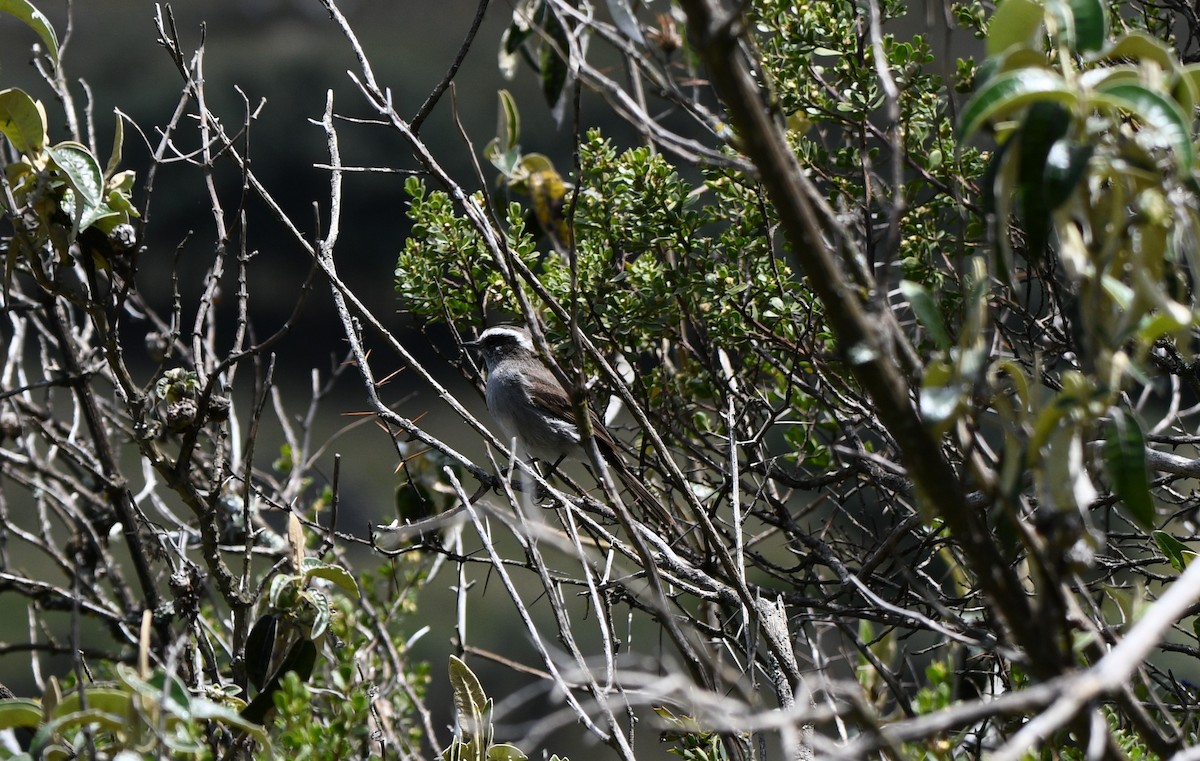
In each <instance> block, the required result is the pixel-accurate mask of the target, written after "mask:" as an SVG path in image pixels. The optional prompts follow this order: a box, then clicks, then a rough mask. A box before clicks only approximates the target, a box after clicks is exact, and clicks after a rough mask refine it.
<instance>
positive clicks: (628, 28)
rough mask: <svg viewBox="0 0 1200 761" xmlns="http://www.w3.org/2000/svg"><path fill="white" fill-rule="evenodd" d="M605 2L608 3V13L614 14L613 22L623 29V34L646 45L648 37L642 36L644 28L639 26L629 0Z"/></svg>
mask: <svg viewBox="0 0 1200 761" xmlns="http://www.w3.org/2000/svg"><path fill="white" fill-rule="evenodd" d="M605 2H606V4H607V5H608V15H610V16H612V20H613V23H614V24H616V27H617V29H620V30H621V34H623V35H625V36H626V37H628V38H629V39H630V40H632V41H633V42H636V43H637V44H639V45H645V44H646V39H645V38H644V37H642V29H641V27H640V26H638V22H637V19H636V18H635V17H634V15H633V10H632V9H630V7H629V0H605Z"/></svg>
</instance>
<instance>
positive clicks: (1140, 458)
mask: <svg viewBox="0 0 1200 761" xmlns="http://www.w3.org/2000/svg"><path fill="white" fill-rule="evenodd" d="M1104 459H1105V461H1106V463H1107V465H1108V473H1109V476H1110V477H1111V478H1112V482H1113V492H1115V493H1116V495H1117V496H1118V497H1120V498H1121V501H1122V502H1124V503H1125V506H1126V507H1128V508H1129V512H1130V513H1131V514H1132V515H1133V518H1134V520H1136V521H1137V522H1138V523H1139V524H1141V526H1142V527H1143V528H1146V529H1153V528H1154V500H1153V499H1152V498H1151V496H1150V477H1149V473H1148V471H1147V469H1146V439H1145V437H1144V436H1142V429H1141V427H1140V426H1139V425H1138V422H1137V418H1136V417H1134V416H1133V415H1129V414H1126V413H1125V412H1124V411H1123V410H1121V409H1114V410H1113V415H1112V422H1111V423H1110V424H1109V426H1108V431H1107V434H1106V437H1105V440H1104Z"/></svg>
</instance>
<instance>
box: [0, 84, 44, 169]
mask: <svg viewBox="0 0 1200 761" xmlns="http://www.w3.org/2000/svg"><path fill="white" fill-rule="evenodd" d="M0 132H2V133H4V136H5V137H7V138H8V141H9V142H10V143H12V144H13V147H14V148H16V149H17V153H24V154H34V153H38V152H40V151H41V150H42V148H43V146H45V145H46V109H45V108H43V107H42V104H41V103H39V102H37V101H35V100H34V99H33V98H31V97H29V94H28V93H26V92H25V91H24V90H19V89H17V88H15V87H10V88H9V89H7V90H0Z"/></svg>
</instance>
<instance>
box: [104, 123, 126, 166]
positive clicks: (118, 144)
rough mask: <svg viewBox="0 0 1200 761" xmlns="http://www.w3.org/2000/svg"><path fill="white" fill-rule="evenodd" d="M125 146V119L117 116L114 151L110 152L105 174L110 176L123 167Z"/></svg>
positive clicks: (114, 130)
mask: <svg viewBox="0 0 1200 761" xmlns="http://www.w3.org/2000/svg"><path fill="white" fill-rule="evenodd" d="M124 147H125V120H124V119H122V118H121V117H120V116H119V115H118V116H117V124H116V127H115V128H114V129H113V146H112V152H111V153H109V154H108V164H106V165H105V167H104V176H105V178H109V177H112V176H114V175H115V174H116V173H117V170H118V169H120V168H121V153H122V151H123V150H124Z"/></svg>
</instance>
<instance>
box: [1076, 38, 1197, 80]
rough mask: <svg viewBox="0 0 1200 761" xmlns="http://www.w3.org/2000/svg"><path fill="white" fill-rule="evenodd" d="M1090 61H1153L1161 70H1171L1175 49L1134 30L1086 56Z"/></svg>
mask: <svg viewBox="0 0 1200 761" xmlns="http://www.w3.org/2000/svg"><path fill="white" fill-rule="evenodd" d="M1088 60H1090V61H1154V62H1155V63H1157V64H1158V65H1159V66H1161V67H1162V69H1163V71H1173V70H1174V69H1175V67H1176V65H1177V60H1178V59H1177V58H1176V54H1175V51H1174V50H1173V49H1172V48H1170V47H1168V46H1167V45H1166V43H1164V42H1162V41H1161V40H1159V39H1158V38H1156V37H1151V36H1150V35H1148V34H1146V33H1145V32H1143V31H1140V30H1135V31H1132V32H1129V33H1128V34H1125V35H1122V36H1121V37H1119V38H1118V39H1117V40H1115V41H1114V42H1112V43H1111V44H1109V45H1106V46H1105V47H1104V49H1103V50H1101V51H1099V52H1098V53H1096V54H1094V55H1092V56H1088Z"/></svg>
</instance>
